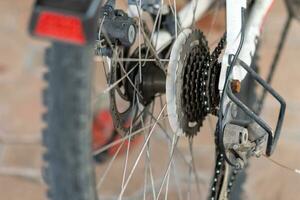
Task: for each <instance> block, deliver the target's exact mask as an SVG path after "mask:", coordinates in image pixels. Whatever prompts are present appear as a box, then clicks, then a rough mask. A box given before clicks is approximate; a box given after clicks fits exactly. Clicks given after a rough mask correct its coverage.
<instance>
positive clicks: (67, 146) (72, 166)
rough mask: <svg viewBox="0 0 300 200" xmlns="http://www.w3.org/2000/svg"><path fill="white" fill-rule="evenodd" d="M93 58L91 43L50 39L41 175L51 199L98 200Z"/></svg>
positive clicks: (46, 75)
mask: <svg viewBox="0 0 300 200" xmlns="http://www.w3.org/2000/svg"><path fill="white" fill-rule="evenodd" d="M92 58H93V57H92V51H91V49H90V48H89V47H78V46H72V45H67V44H60V43H53V44H52V46H51V47H50V48H49V49H47V51H46V55H45V62H46V65H47V67H48V72H47V73H46V74H45V75H44V79H45V81H46V82H47V83H48V86H47V88H46V89H45V90H44V92H43V103H44V104H45V107H46V108H47V112H46V113H45V114H44V115H43V119H44V120H45V123H46V124H47V127H46V128H45V129H44V131H43V144H44V146H45V148H46V152H45V154H44V160H45V167H44V173H43V174H44V179H45V182H46V183H47V185H48V198H49V199H51V200H96V192H95V180H94V171H93V166H92V156H91V134H90V125H91V112H90V102H91V101H90V98H91V95H90V91H91V90H90V87H91V63H92V60H93V59H92Z"/></svg>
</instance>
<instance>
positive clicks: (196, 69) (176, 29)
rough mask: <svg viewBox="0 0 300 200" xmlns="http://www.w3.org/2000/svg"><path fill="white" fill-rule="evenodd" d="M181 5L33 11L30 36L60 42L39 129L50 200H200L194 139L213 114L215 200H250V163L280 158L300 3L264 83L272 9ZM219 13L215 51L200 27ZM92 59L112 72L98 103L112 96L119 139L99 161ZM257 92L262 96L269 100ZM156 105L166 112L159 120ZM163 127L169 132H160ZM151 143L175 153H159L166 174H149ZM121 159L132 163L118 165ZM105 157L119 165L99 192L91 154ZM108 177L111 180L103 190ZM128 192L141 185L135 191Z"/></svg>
mask: <svg viewBox="0 0 300 200" xmlns="http://www.w3.org/2000/svg"><path fill="white" fill-rule="evenodd" d="M177 3H178V2H176V1H169V2H168V3H167V4H164V3H163V1H159V0H157V1H154V0H145V1H128V10H127V12H125V11H124V9H123V10H122V9H117V8H116V2H115V1H113V0H108V1H106V2H101V1H100V0H88V1H84V0H72V1H71V0H63V1H51V0H38V1H37V2H36V4H35V7H34V12H33V15H32V19H31V25H30V31H31V33H32V34H33V35H34V36H37V37H41V38H48V39H50V40H51V41H52V46H51V47H50V48H49V49H48V50H47V51H46V54H45V61H46V65H47V66H48V69H49V71H48V72H47V73H46V74H45V80H46V81H47V82H48V84H49V85H48V88H47V89H46V90H45V91H44V104H45V106H46V107H47V108H48V111H47V113H46V114H45V115H44V120H45V122H46V123H47V128H46V129H45V130H44V131H43V138H44V145H45V147H46V149H47V152H46V153H45V155H44V159H45V161H46V163H47V166H46V167H45V181H46V183H47V184H48V186H49V194H48V195H49V198H50V199H55V200H58V199H63V200H66V199H82V200H83V199H86V200H94V199H97V198H98V199H148V198H153V199H162V198H165V199H168V197H169V198H171V199H175V197H176V199H184V198H183V193H184V194H186V196H187V199H191V198H193V199H194V193H195V194H196V196H197V198H199V197H201V195H202V193H201V183H200V180H199V179H200V178H199V176H198V172H197V171H196V164H195V157H194V156H193V155H194V153H193V139H194V138H195V137H196V135H197V134H201V133H198V132H199V131H201V126H202V124H203V122H204V121H207V118H208V116H209V115H214V116H216V117H217V118H218V121H217V123H216V127H215V134H214V137H215V146H216V159H215V170H214V176H213V178H212V181H211V187H210V192H209V197H208V198H209V199H211V200H213V199H230V198H232V199H240V198H242V192H243V191H242V190H243V189H242V182H243V181H244V180H245V176H246V173H245V170H244V168H245V167H246V165H247V161H248V159H249V158H250V157H252V156H258V157H259V156H261V155H264V154H265V155H266V156H271V155H272V153H273V152H274V150H275V148H276V143H277V141H278V139H279V135H280V130H281V126H282V123H283V119H284V113H285V101H284V99H283V98H282V97H281V96H280V95H279V94H278V93H277V92H276V91H275V90H274V89H273V88H272V87H271V86H270V83H271V80H272V76H273V74H274V71H275V69H276V66H277V62H278V59H279V56H280V53H281V50H282V47H283V44H284V40H285V38H286V35H287V30H288V28H289V26H290V22H291V20H292V19H293V18H297V19H299V12H298V10H299V8H300V6H299V4H300V2H299V1H298V0H287V1H286V4H287V8H288V12H289V16H288V19H287V21H286V24H285V27H284V31H283V33H282V37H281V40H280V42H279V45H278V49H277V52H276V55H275V57H274V59H273V63H272V66H271V70H270V73H269V76H268V78H267V81H264V80H263V79H262V78H261V77H260V75H259V67H258V66H257V63H256V59H257V54H258V53H257V52H258V51H257V49H258V46H259V44H260V32H261V29H262V27H263V22H264V20H265V16H266V15H267V13H268V10H269V9H270V8H271V5H272V3H273V0H264V1H262V0H261V1H259V0H251V1H246V0H239V1H236V0H226V1H213V0H205V1H201V3H200V2H199V1H189V2H186V5H185V6H184V7H183V8H181V10H179V9H178V6H177ZM221 9H225V10H226V28H224V31H223V33H222V34H221V35H220V36H219V39H218V40H217V42H212V43H213V44H214V46H215V48H212V47H211V46H210V45H209V43H208V40H207V36H206V35H205V34H204V33H203V32H202V30H201V29H199V28H197V26H196V22H197V21H198V20H199V19H201V18H204V17H205V15H206V14H207V13H211V12H213V13H218V11H219V10H221ZM214 16H216V14H214ZM146 17H147V19H146ZM225 30H226V31H225ZM209 34H210V33H208V35H209ZM93 51H94V52H93ZM94 55H95V56H97V57H98V58H97V59H98V61H99V60H100V61H101V62H103V63H104V64H103V68H102V69H101V74H102V75H103V76H104V77H103V78H102V79H99V78H98V79H97V80H98V81H99V80H100V81H102V82H103V80H106V82H107V85H108V86H107V87H106V88H102V92H101V93H100V96H101V95H102V94H107V96H108V98H109V103H110V106H109V109H110V112H111V116H112V121H113V123H114V127H115V129H116V132H115V133H114V136H115V135H117V136H118V138H117V139H112V138H111V137H109V138H108V139H107V140H106V141H105V144H102V145H100V146H99V147H98V148H97V149H93V151H92V148H91V146H92V144H91V134H90V128H91V124H92V122H91V121H92V112H95V110H93V108H94V107H95V104H96V103H95V102H97V100H98V97H99V94H94V93H92V91H94V90H92V80H93V78H92V74H93V75H94V74H95V73H96V71H92V68H91V67H92V61H93V58H94ZM99 56H100V57H99ZM97 70H99V69H97ZM99 85H100V86H101V84H98V87H99ZM257 85H261V86H262V87H263V88H264V89H263V93H262V94H261V95H259V94H258V93H257V90H256V87H257ZM267 93H270V94H271V95H272V96H273V97H274V98H275V99H276V100H277V101H278V102H279V103H280V111H279V116H278V121H277V125H276V127H275V131H273V130H272V128H271V127H270V125H269V124H267V123H266V122H265V121H264V120H263V119H262V118H261V117H260V112H261V110H262V107H263V102H264V99H265V96H266V94H267ZM164 94H165V98H164V97H163V95H164ZM157 102H158V104H159V105H158V106H160V111H159V112H155V109H158V106H157V105H155V104H156V103H157ZM155 115H156V116H155ZM165 119H168V122H169V126H170V127H169V128H168V127H164V124H165V123H166V122H165ZM169 131H172V134H170V133H169ZM157 132H158V133H157ZM138 136H143V137H144V141H143V143H142V145H141V148H140V151H138V150H137V149H136V148H135V149H134V150H132V148H131V146H132V144H131V143H132V141H134V139H136V137H138ZM155 137H157V138H158V139H155ZM181 138H185V139H186V140H187V142H188V145H189V146H188V147H189V154H190V158H189V159H187V158H186V157H185V155H184V153H183V152H181V150H180V148H179V147H178V144H179V142H178V141H179V139H181ZM181 140H182V139H181ZM153 141H155V143H159V142H161V141H165V142H166V143H167V145H166V144H161V146H162V147H164V148H162V149H164V150H162V151H161V152H162V154H163V153H166V152H164V151H168V152H167V153H166V155H167V157H168V158H167V160H164V161H159V160H156V161H155V163H158V164H159V167H160V168H162V169H161V170H162V171H163V174H159V175H157V173H156V172H154V171H153V170H154V168H153V166H152V165H154V164H153V160H152V159H153V157H155V156H154V155H153V152H155V153H156V154H159V152H157V151H156V149H154V150H153V148H151V145H152V146H153V143H154V142H153ZM155 148H157V147H155ZM130 149H131V150H130ZM121 151H124V154H125V156H124V157H123V160H121V159H119V160H118V159H116V158H117V155H118V154H120V152H121ZM105 152H111V155H112V158H111V160H110V161H109V162H107V163H106V164H104V165H101V166H97V167H96V171H97V172H98V171H100V172H99V173H101V174H102V175H101V177H100V178H99V180H97V182H96V180H95V177H97V176H95V171H94V169H93V166H94V164H93V157H92V155H99V154H102V153H105ZM132 154H133V155H134V156H135V157H136V159H135V160H134V161H133V162H132V160H131V159H130V157H132ZM142 156H144V160H143V161H141V159H142ZM175 158H176V159H177V160H176V159H175ZM178 159H180V160H181V162H183V163H184V165H185V167H186V168H187V172H188V181H187V183H186V185H187V186H186V188H185V186H184V183H183V184H182V183H181V185H180V184H179V182H178V181H179V180H178V179H180V178H178V177H177V176H176V172H178V169H176V167H178V166H176V163H178ZM114 162H117V163H118V164H115V165H114V164H113V163H114ZM130 162H132V168H131V169H129V163H130ZM113 167H115V168H116V169H115V170H116V171H113V170H111V168H113ZM143 169H144V171H142V170H143ZM118 170H119V171H118ZM135 171H139V172H141V171H142V172H143V173H142V174H139V173H138V172H135ZM109 172H111V173H113V175H112V177H113V178H114V179H115V180H113V181H112V182H113V184H112V185H109V186H107V187H105V186H106V185H105V182H104V181H105V179H106V176H107V174H108V173H109ZM118 172H121V173H119V174H115V173H118ZM172 174H173V177H172ZM177 175H178V174H177ZM142 176H143V177H142ZM141 177H142V178H141ZM143 178H144V179H143ZM155 178H158V180H155ZM171 178H172V179H171ZM141 179H142V180H141ZM192 179H193V180H194V182H195V184H194V185H192V182H193V180H192ZM132 180H134V181H136V182H133V181H132ZM132 182H133V185H134V186H133V187H132V188H128V187H129V186H128V185H129V184H130V183H132ZM234 183H236V184H234ZM106 184H107V183H106ZM182 186H184V187H183V188H181V187H182ZM103 188H104V189H103ZM192 188H193V189H192ZM192 190H195V191H192ZM97 193H98V195H97ZM116 195H117V196H116ZM97 196H98V197H97Z"/></svg>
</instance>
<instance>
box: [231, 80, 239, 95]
mask: <svg viewBox="0 0 300 200" xmlns="http://www.w3.org/2000/svg"><path fill="white" fill-rule="evenodd" d="M230 84H231V90H232V92H233V93H239V92H240V91H241V81H239V80H232V81H231V83H230Z"/></svg>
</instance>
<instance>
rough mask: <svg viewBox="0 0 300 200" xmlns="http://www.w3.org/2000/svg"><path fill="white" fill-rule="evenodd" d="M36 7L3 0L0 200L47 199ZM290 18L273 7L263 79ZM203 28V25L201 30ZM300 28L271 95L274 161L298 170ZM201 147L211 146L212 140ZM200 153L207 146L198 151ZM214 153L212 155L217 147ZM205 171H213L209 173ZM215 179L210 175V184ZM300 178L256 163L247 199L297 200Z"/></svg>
mask: <svg viewBox="0 0 300 200" xmlns="http://www.w3.org/2000/svg"><path fill="white" fill-rule="evenodd" d="M32 4H33V1H32V0H26V1H20V0H9V1H7V0H0V199H1V200H2V199H3V200H19V199H24V200H41V199H46V197H45V194H44V193H45V191H46V186H45V185H44V184H43V181H42V178H41V171H40V168H41V166H42V165H43V162H42V157H41V155H42V152H43V148H42V146H41V144H40V143H41V134H40V133H41V129H42V128H43V126H44V125H43V123H42V121H41V114H42V113H43V111H44V108H43V106H42V100H41V91H42V89H43V88H44V87H45V83H44V82H43V81H42V74H43V72H44V71H45V67H44V64H43V51H44V49H45V47H46V46H47V45H48V44H47V43H46V42H41V41H37V40H33V39H31V38H30V36H29V35H28V33H27V23H28V19H29V16H30V11H31V6H32ZM285 18H286V12H285V8H284V4H283V1H282V0H277V1H275V5H274V6H273V9H272V12H271V14H270V16H268V19H267V23H266V25H265V29H264V31H263V36H262V37H263V38H262V40H263V44H262V48H261V50H260V51H261V53H260V61H259V64H260V67H261V68H262V69H261V70H262V72H264V71H266V68H267V67H268V66H269V63H270V62H271V58H272V56H273V54H274V50H275V48H276V44H277V41H278V38H279V35H280V32H281V30H282V25H283V22H284V19H285ZM203 23H204V24H205V21H204V22H203ZM299 32H300V23H299V22H297V21H293V24H292V28H291V31H290V32H289V36H288V40H287V43H286V45H285V49H284V51H283V54H282V56H281V59H280V63H279V67H278V70H277V71H276V75H275V77H274V82H273V87H274V88H275V89H276V90H277V91H278V92H279V93H280V94H281V95H282V96H283V97H284V98H285V99H286V102H287V115H286V120H285V123H284V126H283V131H282V137H281V139H280V141H279V143H278V147H277V150H276V152H275V154H274V156H273V157H272V158H273V159H274V160H276V161H278V162H280V163H283V164H284V165H287V166H289V167H292V168H298V169H299V168H300V156H299V153H300V87H299V86H300V66H299V60H298V59H299V58H300V37H299ZM277 108H278V107H277V105H276V104H275V103H274V102H273V101H272V100H271V98H268V99H267V102H266V104H265V109H264V112H263V115H264V117H265V119H267V120H270V121H274V120H276V115H275V114H274V113H276V112H275V111H274V110H276V109H277ZM199 140H202V141H207V143H210V145H211V144H212V141H213V140H212V136H211V135H208V134H203V135H201V136H200V139H199ZM199 145H201V144H199ZM212 149H213V147H212ZM199 160H200V162H201V161H204V162H206V160H213V153H212V151H211V153H210V154H208V153H206V154H203V155H201V159H199ZM202 167H203V170H204V171H209V170H212V169H211V168H209V167H211V165H203V166H202ZM208 175H210V174H207V176H208ZM299 186H300V176H299V175H297V174H295V173H292V172H290V171H287V170H286V169H283V168H281V167H279V166H278V165H275V164H274V163H272V162H270V160H267V159H266V158H264V157H262V158H260V159H255V158H253V159H252V162H251V163H250V167H249V168H248V179H247V181H246V185H245V188H246V197H245V199H257V200H259V199H261V200H269V199H272V200H281V199H289V200H293V199H295V200H297V199H299V198H300V190H299Z"/></svg>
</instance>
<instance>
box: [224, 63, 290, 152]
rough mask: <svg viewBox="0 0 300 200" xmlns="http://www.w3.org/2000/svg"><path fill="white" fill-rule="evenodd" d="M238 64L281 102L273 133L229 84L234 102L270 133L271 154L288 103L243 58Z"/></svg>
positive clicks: (227, 91)
mask: <svg viewBox="0 0 300 200" xmlns="http://www.w3.org/2000/svg"><path fill="white" fill-rule="evenodd" d="M237 62H238V64H239V65H240V66H241V67H243V68H244V69H245V70H246V71H247V72H248V74H249V75H250V76H251V77H252V78H253V79H255V80H256V81H257V82H258V83H259V84H260V85H261V86H262V87H263V88H264V89H265V90H266V91H268V92H269V93H270V94H271V95H272V96H273V97H274V98H275V99H276V100H277V101H278V102H279V103H280V111H279V116H278V120H277V125H276V128H275V132H274V133H273V131H272V128H271V127H270V126H269V125H268V124H267V123H266V122H265V121H264V120H263V119H262V118H261V117H260V116H258V115H257V114H256V113H255V112H253V111H252V110H251V109H250V108H249V107H247V106H246V105H245V104H244V103H243V102H242V101H241V100H239V99H238V97H236V96H235V95H234V94H233V92H232V90H231V87H230V84H228V85H227V89H226V94H227V95H228V97H229V98H230V99H231V101H232V102H234V103H235V104H236V105H237V106H238V107H239V108H241V109H242V110H243V111H244V112H245V113H246V114H247V115H248V116H249V117H250V118H251V119H253V120H254V121H255V122H256V123H257V124H259V125H260V126H261V127H262V128H263V129H264V130H265V131H266V132H267V134H268V139H267V148H266V155H267V156H271V155H272V153H273V152H274V150H275V148H276V144H277V141H278V139H279V136H280V132H281V128H282V124H283V120H284V115H285V109H286V103H285V101H284V99H283V98H282V97H281V96H280V95H279V94H278V93H277V92H276V91H275V90H274V89H273V88H272V87H271V86H270V85H269V84H268V83H267V82H266V81H264V80H263V79H262V78H261V77H260V76H259V75H258V74H257V73H256V72H255V71H254V70H253V69H252V68H251V67H249V66H247V64H246V63H244V62H243V61H242V60H239V59H238V60H237Z"/></svg>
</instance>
